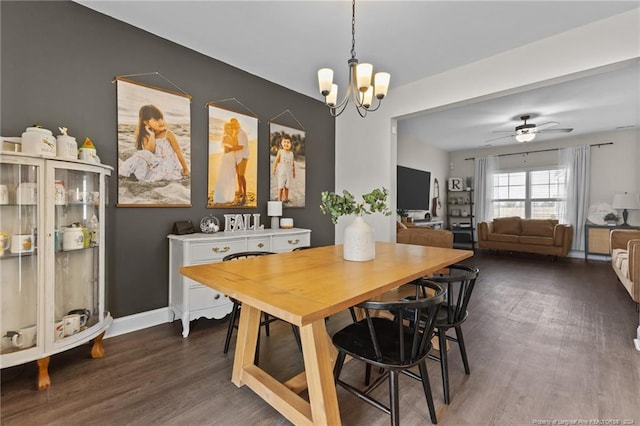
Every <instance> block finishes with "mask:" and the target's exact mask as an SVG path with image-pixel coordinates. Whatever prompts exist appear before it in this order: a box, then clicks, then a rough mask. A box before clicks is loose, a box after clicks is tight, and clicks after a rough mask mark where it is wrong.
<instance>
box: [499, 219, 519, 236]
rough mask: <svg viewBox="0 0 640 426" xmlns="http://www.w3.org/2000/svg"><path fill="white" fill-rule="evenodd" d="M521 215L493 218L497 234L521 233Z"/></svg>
mask: <svg viewBox="0 0 640 426" xmlns="http://www.w3.org/2000/svg"><path fill="white" fill-rule="evenodd" d="M520 221H521V219H520V217H518V216H513V217H499V218H496V219H493V232H494V233H496V234H509V235H520V233H521V232H522V228H521V227H520Z"/></svg>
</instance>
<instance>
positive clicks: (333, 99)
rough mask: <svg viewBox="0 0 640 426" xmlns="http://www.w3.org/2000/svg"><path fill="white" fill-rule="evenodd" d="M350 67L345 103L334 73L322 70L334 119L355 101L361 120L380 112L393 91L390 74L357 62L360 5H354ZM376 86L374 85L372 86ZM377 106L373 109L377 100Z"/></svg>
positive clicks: (322, 83) (321, 79) (322, 87)
mask: <svg viewBox="0 0 640 426" xmlns="http://www.w3.org/2000/svg"><path fill="white" fill-rule="evenodd" d="M347 65H348V66H349V83H348V85H347V89H346V92H345V94H344V97H343V98H342V100H341V101H340V102H339V103H338V85H337V84H334V83H333V70H332V69H330V68H322V69H320V70H318V88H319V90H320V93H321V94H322V96H324V102H325V104H326V105H327V106H328V107H329V111H330V113H331V115H332V116H334V117H337V116H338V115H340V114H342V112H343V111H344V110H345V108H346V107H347V104H348V103H349V99H351V100H352V101H353V103H354V105H355V107H356V109H357V110H358V114H360V116H361V117H366V115H367V112H372V111H375V110H377V109H378V108H380V104H381V103H382V99H383V98H384V97H385V96H386V95H387V91H388V90H389V81H390V80H391V75H390V74H389V73H386V72H378V73H375V74H374V73H373V65H371V64H368V63H362V64H361V63H359V62H358V59H357V58H356V1H355V0H352V2H351V59H349V60H348V61H347ZM372 83H373V84H372ZM374 96H375V98H376V99H377V104H376V105H375V107H374V106H372V104H373V98H374Z"/></svg>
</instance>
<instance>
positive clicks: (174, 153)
mask: <svg viewBox="0 0 640 426" xmlns="http://www.w3.org/2000/svg"><path fill="white" fill-rule="evenodd" d="M117 83H118V84H117V91H118V204H117V206H118V207H190V206H191V100H190V98H189V97H188V96H187V95H183V94H179V93H172V92H169V91H166V90H164V89H160V88H154V87H151V86H148V85H143V84H139V83H135V82H132V81H127V80H121V79H118V81H117Z"/></svg>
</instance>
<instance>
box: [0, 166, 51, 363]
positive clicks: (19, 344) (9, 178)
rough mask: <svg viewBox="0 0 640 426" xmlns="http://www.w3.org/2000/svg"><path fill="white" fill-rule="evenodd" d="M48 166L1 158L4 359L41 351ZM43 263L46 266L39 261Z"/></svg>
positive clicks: (0, 264) (0, 322)
mask: <svg viewBox="0 0 640 426" xmlns="http://www.w3.org/2000/svg"><path fill="white" fill-rule="evenodd" d="M41 173H42V163H40V162H38V160H29V159H24V160H22V159H16V158H14V157H11V158H5V157H3V156H0V281H1V282H0V304H1V307H0V309H1V310H0V327H2V329H1V333H2V342H1V348H0V353H1V354H2V355H5V354H10V353H13V352H20V351H24V350H27V349H30V348H33V347H34V346H36V345H37V344H38V342H39V340H40V339H38V333H37V324H38V321H39V318H38V313H39V312H40V309H39V306H38V303H39V300H41V299H40V297H39V292H40V291H41V287H40V286H39V285H38V284H39V281H40V279H41V278H40V275H39V274H40V271H41V268H40V267H39V265H40V263H41V262H42V260H41V259H42V257H43V256H38V254H39V253H40V252H41V250H39V247H38V227H39V224H40V220H41V214H42V212H41V208H40V205H41V202H40V201H41V198H40V197H41V196H42V194H39V191H38V185H39V183H40V180H41ZM39 258H40V260H39Z"/></svg>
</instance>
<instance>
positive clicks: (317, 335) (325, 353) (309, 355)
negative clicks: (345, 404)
mask: <svg viewBox="0 0 640 426" xmlns="http://www.w3.org/2000/svg"><path fill="white" fill-rule="evenodd" d="M300 337H301V339H302V355H303V357H304V369H305V373H306V376H307V386H308V390H309V403H310V405H311V415H312V418H313V423H314V424H318V425H340V424H341V423H340V409H339V408H338V395H337V393H336V386H335V381H334V379H333V364H334V362H335V354H336V350H335V348H334V347H333V345H332V344H331V341H330V340H329V338H328V334H327V329H326V327H325V325H324V320H319V321H315V322H313V323H311V324H309V325H305V326H303V327H301V328H300Z"/></svg>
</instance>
